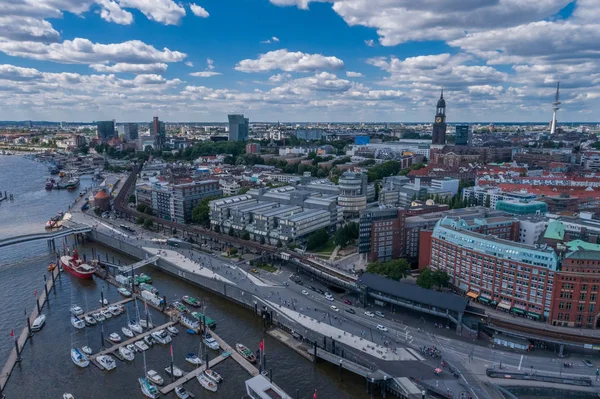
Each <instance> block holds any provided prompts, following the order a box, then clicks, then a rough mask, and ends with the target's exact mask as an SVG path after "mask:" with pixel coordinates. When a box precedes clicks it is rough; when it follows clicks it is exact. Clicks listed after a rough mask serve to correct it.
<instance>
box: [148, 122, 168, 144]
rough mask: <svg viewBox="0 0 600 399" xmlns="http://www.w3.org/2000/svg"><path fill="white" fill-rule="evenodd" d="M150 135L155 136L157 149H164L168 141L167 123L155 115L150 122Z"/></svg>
mask: <svg viewBox="0 0 600 399" xmlns="http://www.w3.org/2000/svg"><path fill="white" fill-rule="evenodd" d="M150 136H152V137H153V138H154V143H155V149H156V150H162V149H163V147H164V145H165V142H166V141H167V131H166V128H165V124H164V123H163V122H161V121H160V120H159V119H158V116H155V117H154V118H153V119H152V122H150Z"/></svg>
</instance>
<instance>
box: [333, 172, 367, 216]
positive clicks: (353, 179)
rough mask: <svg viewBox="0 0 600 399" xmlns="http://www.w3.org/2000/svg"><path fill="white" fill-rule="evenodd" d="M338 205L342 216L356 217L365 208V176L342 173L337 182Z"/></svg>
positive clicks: (363, 174)
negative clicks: (342, 212) (342, 213)
mask: <svg viewBox="0 0 600 399" xmlns="http://www.w3.org/2000/svg"><path fill="white" fill-rule="evenodd" d="M338 188H339V190H340V194H339V197H338V204H339V205H340V206H341V207H342V209H343V211H344V216H358V215H359V214H360V213H361V212H363V211H364V210H365V209H366V208H367V175H366V174H365V173H354V172H344V173H342V175H341V176H340V178H339V180H338Z"/></svg>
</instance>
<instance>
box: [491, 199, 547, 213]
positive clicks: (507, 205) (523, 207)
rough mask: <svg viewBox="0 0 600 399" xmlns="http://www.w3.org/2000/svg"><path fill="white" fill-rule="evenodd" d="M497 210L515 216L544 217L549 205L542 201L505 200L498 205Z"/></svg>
mask: <svg viewBox="0 0 600 399" xmlns="http://www.w3.org/2000/svg"><path fill="white" fill-rule="evenodd" d="M496 210H498V211H502V212H507V213H512V214H514V215H544V214H546V212H548V204H546V203H545V202H542V201H530V200H516V199H505V200H501V201H498V202H497V203H496Z"/></svg>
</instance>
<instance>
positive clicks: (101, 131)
mask: <svg viewBox="0 0 600 399" xmlns="http://www.w3.org/2000/svg"><path fill="white" fill-rule="evenodd" d="M96 128H97V137H98V140H99V141H100V142H101V143H103V144H105V143H108V141H109V140H110V139H112V138H115V137H117V131H116V130H115V121H99V122H96Z"/></svg>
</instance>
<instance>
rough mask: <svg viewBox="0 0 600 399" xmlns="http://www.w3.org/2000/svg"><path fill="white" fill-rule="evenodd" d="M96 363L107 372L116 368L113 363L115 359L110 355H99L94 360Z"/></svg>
mask: <svg viewBox="0 0 600 399" xmlns="http://www.w3.org/2000/svg"><path fill="white" fill-rule="evenodd" d="M96 361H97V362H98V363H99V364H100V365H101V366H102V367H104V368H105V369H106V370H107V371H110V370H112V369H114V368H116V367H117V362H115V359H113V357H112V356H110V355H100V356H98V357H97V358H96Z"/></svg>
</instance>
